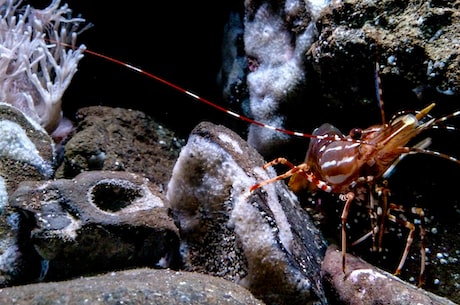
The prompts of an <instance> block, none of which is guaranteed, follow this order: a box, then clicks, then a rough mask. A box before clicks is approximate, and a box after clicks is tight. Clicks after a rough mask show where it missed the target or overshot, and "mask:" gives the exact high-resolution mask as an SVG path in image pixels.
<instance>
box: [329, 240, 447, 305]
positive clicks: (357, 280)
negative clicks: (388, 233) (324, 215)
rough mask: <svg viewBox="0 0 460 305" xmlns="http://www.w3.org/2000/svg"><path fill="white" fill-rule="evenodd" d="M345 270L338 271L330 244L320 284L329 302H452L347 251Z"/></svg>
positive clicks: (339, 258) (356, 304) (438, 304)
mask: <svg viewBox="0 0 460 305" xmlns="http://www.w3.org/2000/svg"><path fill="white" fill-rule="evenodd" d="M346 259H347V272H346V274H344V273H343V271H342V252H341V251H338V250H337V247H336V246H330V247H329V248H328V250H327V252H326V257H325V258H324V262H323V266H322V275H323V279H324V283H325V284H324V285H325V287H327V289H328V292H329V294H330V300H331V304H353V305H361V304H362V305H366V304H392V305H396V304H398V305H412V304H433V305H434V304H436V305H441V304H444V305H453V304H454V303H453V302H452V301H449V300H448V299H445V298H441V297H439V296H437V295H434V294H431V293H429V292H427V291H425V290H423V289H420V288H417V287H415V286H413V285H410V284H408V283H406V282H404V281H401V280H400V279H399V278H397V277H395V276H392V275H391V274H389V273H387V272H385V271H382V270H380V269H378V268H375V267H374V266H372V265H370V264H368V263H366V262H365V261H363V260H361V259H359V258H357V257H355V256H352V255H350V254H347V257H346Z"/></svg>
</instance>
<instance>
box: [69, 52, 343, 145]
mask: <svg viewBox="0 0 460 305" xmlns="http://www.w3.org/2000/svg"><path fill="white" fill-rule="evenodd" d="M64 46H67V47H70V48H72V46H71V45H66V44H64ZM84 52H85V53H88V54H90V55H93V56H96V57H99V58H102V59H105V60H107V61H110V62H112V63H115V64H117V65H120V66H124V67H126V68H128V69H129V70H131V71H135V72H138V73H140V74H142V75H145V76H147V77H150V78H153V79H155V80H156V81H159V82H160V83H163V84H165V85H167V86H169V87H171V88H173V89H175V90H177V91H179V92H182V93H184V94H186V95H188V96H190V97H192V98H193V99H195V100H197V101H200V102H203V103H205V104H207V105H209V106H211V107H213V108H215V109H217V110H219V111H222V112H225V113H227V114H229V115H231V116H233V117H236V118H238V119H240V120H243V121H246V122H248V123H251V124H254V125H258V126H261V127H265V128H268V129H272V130H275V131H279V132H282V133H285V134H289V135H293V136H297V137H302V138H318V136H314V135H311V134H308V133H303V132H297V131H291V130H287V129H284V128H280V127H275V126H271V125H267V124H265V123H262V122H259V121H256V120H253V119H250V118H248V117H246V116H243V115H241V114H238V113H235V112H233V111H230V110H228V109H225V108H224V107H221V106H219V105H217V104H214V103H213V102H211V101H209V100H207V99H205V98H203V97H201V96H199V95H197V94H195V93H193V92H191V91H188V90H186V89H184V88H182V87H180V86H177V85H175V84H173V83H171V82H168V81H167V80H165V79H163V78H161V77H159V76H156V75H154V74H152V73H150V72H147V71H144V70H142V69H141V68H139V67H136V66H133V65H130V64H127V63H125V62H122V61H120V60H118V59H115V58H112V57H109V56H107V55H104V54H101V53H98V52H95V51H91V50H85V51H84ZM334 139H335V137H334Z"/></svg>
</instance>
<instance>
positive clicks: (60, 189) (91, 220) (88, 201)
mask: <svg viewBox="0 0 460 305" xmlns="http://www.w3.org/2000/svg"><path fill="white" fill-rule="evenodd" d="M10 205H11V206H13V207H16V208H18V209H20V210H21V211H22V212H24V214H25V215H26V216H27V219H28V220H29V222H31V224H30V226H31V227H33V229H32V231H31V232H30V243H31V244H33V245H34V247H35V248H36V250H37V252H38V253H39V254H40V255H41V256H42V258H43V260H44V262H45V263H46V264H47V265H45V267H44V270H43V272H46V271H47V274H46V277H45V279H46V280H55V279H67V278H69V277H74V276H77V275H82V274H94V273H95V272H103V271H109V270H119V269H122V268H129V267H135V266H150V267H174V266H176V267H177V258H178V246H179V236H178V230H177V228H176V226H175V225H174V223H173V221H172V219H171V218H170V217H169V216H168V211H167V209H166V208H165V207H164V203H163V201H162V200H161V199H160V197H159V196H158V195H156V190H155V188H154V187H153V185H152V184H151V183H150V182H149V181H148V180H147V179H146V178H143V177H141V176H139V175H135V174H132V173H127V172H109V171H91V172H85V173H81V174H80V175H78V176H77V177H75V178H74V179H69V180H67V179H59V180H55V181H48V182H32V181H31V182H23V183H22V184H20V186H19V187H18V189H17V190H16V191H15V192H14V193H13V194H12V196H11V198H10ZM46 268H47V269H46Z"/></svg>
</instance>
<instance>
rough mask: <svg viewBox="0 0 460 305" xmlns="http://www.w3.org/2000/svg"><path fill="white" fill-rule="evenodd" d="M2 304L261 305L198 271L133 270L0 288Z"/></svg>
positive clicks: (245, 293) (232, 286)
mask: <svg viewBox="0 0 460 305" xmlns="http://www.w3.org/2000/svg"><path fill="white" fill-rule="evenodd" d="M0 303H1V304H16V305H29V304H50V305H58V304H68V305H83V304H93V305H97V304H101V305H102V304H131V305H144V304H158V305H167V304H190V305H201V304H203V305H206V304H207V305H214V304H216V305H224V304H227V305H263V302H261V301H259V300H257V299H256V298H254V297H253V296H252V295H251V294H250V293H249V292H248V291H247V290H246V289H244V288H243V287H241V286H239V285H236V284H233V283H231V282H229V281H226V280H223V279H219V278H216V277H212V276H207V275H203V274H198V273H188V272H175V271H171V270H150V269H135V270H128V271H120V272H112V273H109V274H105V275H100V276H95V277H87V278H80V279H75V280H71V281H64V282H57V283H41V284H32V285H25V286H18V287H11V288H4V289H1V290H0Z"/></svg>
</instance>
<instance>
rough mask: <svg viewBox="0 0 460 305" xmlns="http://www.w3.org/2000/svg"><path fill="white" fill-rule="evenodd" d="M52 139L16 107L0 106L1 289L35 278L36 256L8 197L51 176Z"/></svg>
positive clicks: (53, 164)
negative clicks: (25, 184) (22, 186)
mask: <svg viewBox="0 0 460 305" xmlns="http://www.w3.org/2000/svg"><path fill="white" fill-rule="evenodd" d="M54 167H55V147H54V143H53V140H52V139H51V138H50V136H49V135H48V134H47V133H46V131H45V130H44V129H43V128H42V127H41V126H40V125H39V124H38V123H36V122H35V121H33V120H32V119H30V118H28V117H27V116H25V115H24V114H23V113H21V111H19V110H18V109H16V108H15V107H13V106H11V105H9V104H5V103H0V286H4V285H11V284H14V283H18V282H21V281H26V282H27V281H30V280H32V279H35V278H36V277H37V276H38V274H39V271H40V268H36V267H34V265H35V264H36V263H37V262H38V261H39V257H38V256H37V255H36V253H35V252H34V250H33V248H32V247H31V245H27V244H24V240H25V239H27V236H22V234H21V232H20V230H19V222H20V215H19V214H18V213H17V212H16V211H15V210H14V209H12V208H11V207H10V206H9V205H8V197H9V196H10V195H11V193H12V192H14V190H15V189H16V187H17V186H18V184H19V183H20V182H22V181H25V180H44V179H49V178H51V177H52V176H53V174H54Z"/></svg>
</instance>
